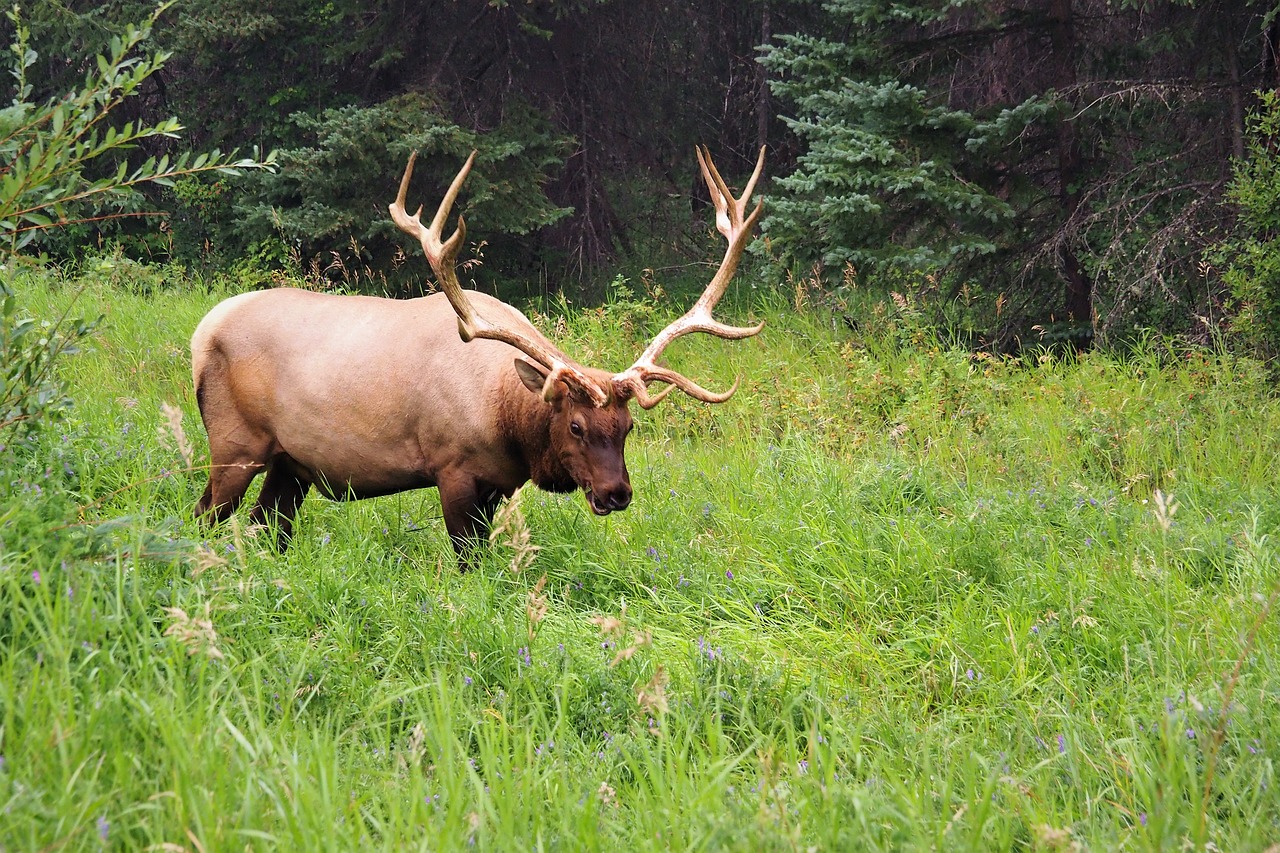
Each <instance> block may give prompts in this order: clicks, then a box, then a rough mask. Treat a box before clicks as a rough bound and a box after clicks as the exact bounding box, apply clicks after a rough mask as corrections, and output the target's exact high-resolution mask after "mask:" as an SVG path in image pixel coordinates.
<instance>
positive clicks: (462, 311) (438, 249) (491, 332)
mask: <svg viewBox="0 0 1280 853" xmlns="http://www.w3.org/2000/svg"><path fill="white" fill-rule="evenodd" d="M417 159H418V152H417V151H414V152H413V153H412V154H410V155H409V163H408V165H407V166H405V167H404V177H402V178H401V179H400V192H399V194H398V195H397V196H396V200H395V202H393V203H392V204H390V205H388V206H387V208H388V210H390V211H391V219H392V221H394V222H395V224H396V226H397V227H398V228H399V229H400V230H401V231H403V232H405V233H406V234H408V235H410V236H411V237H417V238H418V242H419V243H421V244H422V251H423V252H424V253H425V254H426V256H427V260H428V261H429V262H430V263H431V269H432V270H433V271H434V272H435V274H436V281H438V282H439V283H440V289H441V290H443V291H444V295H445V296H446V297H448V299H449V304H450V305H452V306H453V310H454V312H455V313H456V314H457V315H458V334H459V335H460V336H461V337H462V339H463V340H464V341H470V340H472V339H473V338H488V339H489V340H493V341H502V342H503V343H505V344H510V345H511V346H513V347H515V348H516V349H518V350H520V351H521V352H523V353H524V354H525V355H527V356H529V357H530V358H532V359H533V360H535V361H537V362H538V363H539V364H541V365H542V366H543V367H545V368H547V371H548V373H547V378H546V381H545V382H544V384H543V386H542V396H543V397H544V398H545V399H547V400H548V401H549V400H551V399H552V397H553V396H554V394H555V388H556V383H557V382H559V381H561V380H564V381H565V382H569V383H572V384H575V385H577V386H579V387H580V388H582V390H583V391H585V392H586V393H587V395H588V396H589V397H590V398H591V400H592V402H593V403H595V405H597V406H602V405H604V403H605V402H606V401H607V399H608V395H607V394H606V393H605V391H604V389H603V388H601V387H600V386H599V384H597V383H596V382H594V381H592V380H591V378H590V377H588V376H587V375H586V374H585V373H583V372H582V370H581V368H579V367H578V366H577V365H575V364H573V363H572V362H570V361H569V360H568V359H566V358H565V356H563V355H562V354H560V353H559V352H556V351H555V350H553V349H549V348H548V347H546V346H544V345H543V344H542V343H540V342H539V341H537V340H535V339H534V338H532V337H530V336H528V335H527V334H524V333H523V332H520V331H518V330H516V329H510V328H505V327H502V326H497V325H494V324H493V323H490V322H489V321H488V320H486V319H485V318H483V317H481V316H480V315H479V314H477V313H476V310H475V307H474V306H473V305H472V304H471V300H470V299H468V298H467V294H466V291H464V290H463V289H462V285H460V284H459V283H458V276H457V274H456V273H455V272H454V265H455V262H456V261H457V258H458V248H459V247H460V246H461V245H462V241H463V238H464V237H465V236H466V234H467V225H466V223H465V222H463V221H462V216H461V215H459V216H458V227H457V228H456V229H455V230H454V232H453V234H452V235H451V236H450V237H449V239H448V240H445V241H443V242H441V239H440V238H441V236H442V235H443V230H444V221H445V220H446V219H447V218H448V217H449V210H450V209H451V208H452V207H453V201H454V199H455V198H457V196H458V190H459V189H461V188H462V182H463V181H465V180H466V179H467V173H468V172H470V171H471V164H472V163H473V162H475V159H476V152H475V151H472V152H471V156H470V157H468V158H467V162H466V163H464V164H463V166H462V169H461V170H459V171H458V175H457V177H455V178H454V179H453V183H452V184H450V185H449V191H448V192H446V193H445V194H444V198H443V199H442V200H441V202H440V207H439V208H438V209H437V210H436V215H435V217H434V218H433V219H432V220H431V226H430V227H429V228H424V227H423V226H422V220H421V216H422V207H421V206H419V207H418V212H417V213H415V214H413V215H412V216H410V215H409V214H408V213H407V212H406V210H405V207H404V197H405V194H406V193H407V192H408V190H409V179H410V178H411V177H412V176H413V163H414V161H415V160H417Z"/></svg>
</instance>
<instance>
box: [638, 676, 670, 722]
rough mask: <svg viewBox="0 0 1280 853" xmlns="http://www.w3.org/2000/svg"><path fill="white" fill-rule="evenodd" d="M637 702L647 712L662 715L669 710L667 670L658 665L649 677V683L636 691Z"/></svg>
mask: <svg viewBox="0 0 1280 853" xmlns="http://www.w3.org/2000/svg"><path fill="white" fill-rule="evenodd" d="M636 703H637V704H639V705H640V707H641V708H642V709H644V711H645V713H647V714H651V715H653V716H661V715H663V714H665V713H667V711H668V706H667V672H666V670H664V669H663V668H662V665H661V664H659V665H658V669H657V671H656V672H654V674H653V678H651V679H649V683H648V684H646V685H645V686H643V687H641V688H640V689H639V690H637V691H636Z"/></svg>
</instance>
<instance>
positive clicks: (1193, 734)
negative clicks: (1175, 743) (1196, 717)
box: [1187, 728, 1196, 740]
mask: <svg viewBox="0 0 1280 853" xmlns="http://www.w3.org/2000/svg"><path fill="white" fill-rule="evenodd" d="M1195 739H1196V730H1195V729H1192V728H1188V729H1187V740H1195Z"/></svg>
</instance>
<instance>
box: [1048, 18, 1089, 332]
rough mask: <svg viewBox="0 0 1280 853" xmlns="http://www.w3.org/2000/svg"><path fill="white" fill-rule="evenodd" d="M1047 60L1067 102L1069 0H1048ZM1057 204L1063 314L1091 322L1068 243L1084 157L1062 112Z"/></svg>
mask: <svg viewBox="0 0 1280 853" xmlns="http://www.w3.org/2000/svg"><path fill="white" fill-rule="evenodd" d="M1048 11H1049V16H1048V17H1049V49H1050V56H1049V62H1050V67H1051V68H1052V74H1053V79H1052V85H1053V87H1054V88H1055V89H1056V90H1057V91H1058V92H1059V93H1060V95H1062V96H1063V97H1064V101H1065V103H1067V104H1070V103H1071V101H1072V100H1073V98H1074V90H1075V88H1076V22H1075V12H1074V10H1073V9H1072V8H1071V0H1049V10H1048ZM1055 132H1056V136H1057V159H1058V204H1059V206H1060V207H1061V209H1062V217H1063V226H1064V227H1063V231H1064V232H1065V239H1063V240H1061V241H1060V242H1059V244H1058V262H1059V264H1060V265H1061V268H1062V273H1063V275H1064V276H1065V277H1066V284H1067V292H1066V304H1065V306H1064V307H1065V308H1066V315H1067V319H1068V320H1071V321H1073V322H1076V323H1090V324H1091V325H1092V324H1093V322H1094V316H1093V283H1092V282H1091V281H1090V280H1089V277H1088V276H1087V275H1085V272H1084V267H1083V265H1082V264H1081V263H1080V258H1079V257H1078V256H1077V255H1076V252H1075V250H1074V249H1073V248H1072V246H1071V241H1070V234H1071V221H1072V220H1073V219H1074V218H1075V214H1076V211H1077V210H1078V209H1079V207H1080V191H1079V181H1080V177H1081V169H1082V166H1083V158H1082V157H1081V155H1080V144H1079V140H1078V139H1077V138H1076V128H1075V121H1074V119H1073V118H1072V117H1070V116H1067V115H1064V116H1062V117H1061V118H1059V119H1058V123H1057V128H1056V131H1055Z"/></svg>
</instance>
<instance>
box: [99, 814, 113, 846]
mask: <svg viewBox="0 0 1280 853" xmlns="http://www.w3.org/2000/svg"><path fill="white" fill-rule="evenodd" d="M97 826H98V840H99V841H101V842H102V843H103V844H106V843H107V836H109V835H110V834H111V824H110V823H109V822H108V821H107V816H106V815H98V821H97Z"/></svg>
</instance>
